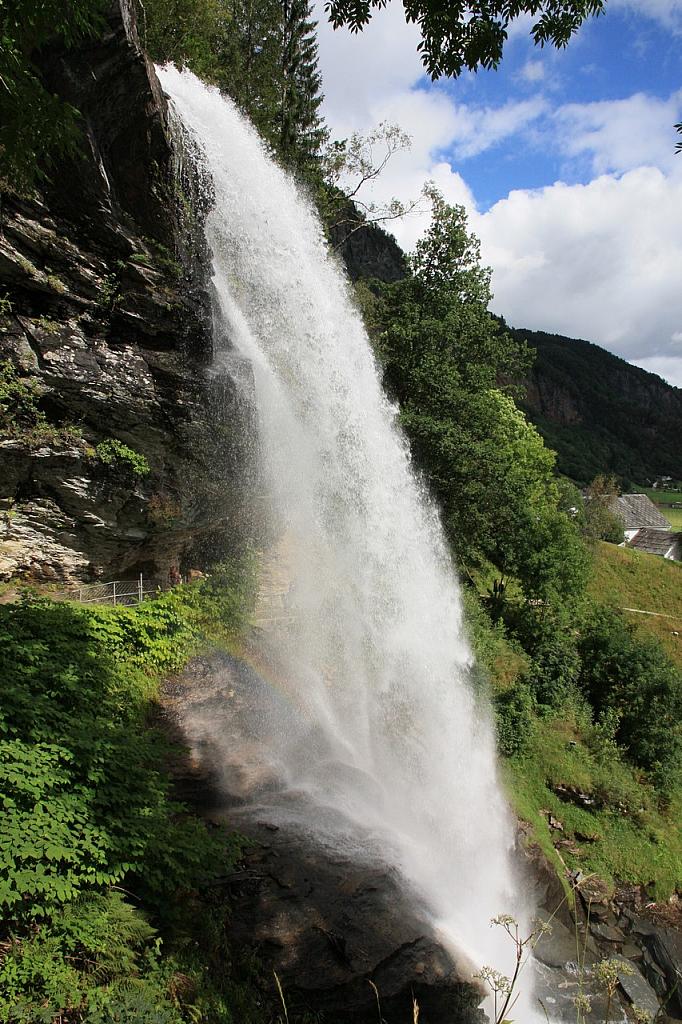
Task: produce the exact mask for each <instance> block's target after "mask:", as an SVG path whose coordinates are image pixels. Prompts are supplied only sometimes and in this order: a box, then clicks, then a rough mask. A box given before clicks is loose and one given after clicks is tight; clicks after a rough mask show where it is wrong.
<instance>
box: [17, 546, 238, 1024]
mask: <svg viewBox="0 0 682 1024" xmlns="http://www.w3.org/2000/svg"><path fill="white" fill-rule="evenodd" d="M247 565H248V563H244V564H242V563H235V564H234V565H226V566H223V567H221V568H220V570H219V571H218V572H217V573H216V574H215V575H214V576H213V577H211V578H210V579H205V580H202V581H201V582H199V583H196V584H193V585H191V586H180V587H177V588H175V589H174V590H172V591H169V592H167V593H164V594H162V595H160V596H159V597H158V598H157V599H155V600H154V601H148V602H145V603H143V604H140V605H138V606H137V607H135V608H125V607H124V608H121V607H117V608H112V607H94V608H93V607H90V608H85V607H82V606H78V605H72V604H68V603H54V602H51V601H47V600H40V599H35V598H27V599H25V600H24V601H23V602H21V603H18V604H8V605H3V606H0V674H1V676H2V679H3V685H4V690H3V703H2V708H1V709H0V804H1V806H2V808H3V816H2V829H0V917H1V919H2V920H1V923H0V943H2V944H4V949H5V954H6V955H4V957H3V958H2V961H1V962H0V1022H8V1024H9V1022H12V1024H14V1022H20V1021H21V1022H26V1024H28V1022H36V1024H37V1022H38V1021H51V1020H54V1019H57V1018H58V1017H64V1018H65V1019H68V1020H73V1021H74V1022H75V1021H82V1022H83V1024H88V1022H89V1024H104V1022H106V1024H114V1022H118V1021H121V1022H131V1021H135V1024H179V1022H180V1020H182V1019H186V1017H185V1016H183V1013H181V1011H180V1009H179V1006H180V1003H181V1002H182V999H180V1000H179V997H178V998H176V995H174V994H173V992H174V990H175V989H176V988H177V986H176V984H175V981H174V977H175V973H174V972H176V970H177V965H176V962H175V960H174V959H173V957H169V956H168V955H167V954H162V952H161V947H160V941H159V940H158V939H157V938H156V932H155V931H154V929H153V928H152V927H151V926H150V924H149V923H148V922H147V920H146V917H145V916H144V915H143V914H142V913H140V912H139V911H138V910H136V909H134V908H133V907H132V906H130V905H129V903H128V902H127V901H126V900H125V899H124V897H123V896H122V895H121V892H120V891H118V890H113V889H112V886H117V885H125V887H126V889H130V890H132V891H133V892H134V893H135V895H136V897H137V899H139V900H141V901H142V903H143V905H144V907H145V910H146V912H148V913H149V914H151V915H152V917H153V918H154V919H155V920H157V921H166V922H169V921H171V920H173V919H174V917H177V916H178V914H179V910H178V909H177V908H178V907H182V906H183V905H184V904H185V903H186V902H189V903H190V904H191V902H192V900H193V899H196V898H198V897H196V896H195V895H194V894H195V893H196V891H197V890H202V889H204V888H205V887H206V886H207V885H210V883H211V880H212V879H213V877H214V875H215V873H216V871H224V870H225V869H226V867H227V868H229V866H230V865H231V864H233V863H234V862H235V860H236V859H237V857H238V856H239V852H240V849H241V840H240V838H239V837H236V836H227V835H225V834H223V833H222V832H221V831H218V832H210V833H209V832H208V831H207V829H206V827H205V826H204V825H203V823H201V822H200V821H198V820H197V819H195V818H193V817H192V816H191V815H189V814H187V812H186V810H185V809H184V808H183V807H182V806H181V805H179V804H177V803H175V802H174V801H173V800H172V799H171V797H170V794H169V779H168V777H167V774H166V772H165V770H164V759H165V757H166V755H167V753H168V745H167V743H166V741H165V740H164V739H163V737H162V736H161V735H160V734H159V733H158V732H157V731H156V730H154V729H153V728H151V727H150V725H149V722H148V712H149V709H150V707H151V703H152V701H153V698H154V694H155V687H156V681H155V680H156V678H157V677H158V675H159V674H160V673H162V672H168V671H172V670H175V669H177V668H179V667H180V666H181V665H182V664H183V663H184V662H185V661H186V660H187V658H188V657H189V656H190V655H191V654H192V653H193V652H194V651H195V650H196V649H197V648H198V646H199V644H200V643H202V642H205V640H204V637H205V634H207V633H209V634H210V633H211V627H212V629H213V633H214V637H213V638H214V639H215V640H216V642H223V643H225V642H228V641H232V642H233V641H234V638H235V637H236V635H237V634H238V632H239V630H240V629H241V628H242V626H243V624H244V622H245V618H246V614H247V609H245V608H244V607H242V603H243V601H244V600H245V599H246V597H247V595H249V594H251V593H252V590H253V580H252V577H250V576H248V574H247V568H245V566H247ZM245 574H246V575H245ZM183 927H184V926H183ZM190 959H191V958H190ZM191 964H192V967H191V970H192V972H193V974H194V975H196V979H197V980H196V984H197V985H198V986H199V987H200V988H201V986H202V985H203V986H204V990H205V991H203V995H202V993H201V992H199V993H198V994H197V996H196V997H197V998H198V999H199V1000H200V1002H202V1001H203V1003H202V1005H203V1004H204V1003H205V1004H206V1005H209V1004H210V1005H213V1003H215V1004H216V1005H218V1004H219V1003H220V1001H221V999H222V998H223V997H222V995H221V992H222V991H223V988H225V989H226V990H227V989H229V979H228V980H225V979H223V980H222V981H221V985H220V986H218V989H217V990H216V992H217V994H216V992H214V991H213V989H212V988H211V985H212V982H211V978H210V970H209V969H208V967H207V966H206V965H203V966H202V965H200V964H199V965H196V964H194V961H193V960H191ZM178 977H179V978H180V981H179V982H178V984H179V985H180V988H182V986H183V985H184V986H185V987H186V986H188V985H189V984H190V982H189V980H188V979H187V978H186V976H185V975H184V974H183V973H182V972H180V974H179V975H178ZM221 978H222V974H221ZM192 984H194V982H192ZM221 986H222V987H221ZM190 987H191V986H190ZM183 998H184V997H183ZM192 998H194V996H192ZM187 1012H188V1013H189V1012H190V1010H188V1011H187ZM190 1016H191V1013H190ZM216 1020H223V1021H231V1020H232V1017H231V1016H230V1012H229V1010H228V1009H225V1013H224V1014H223V1015H222V1016H221V1015H218V1016H217V1017H216Z"/></svg>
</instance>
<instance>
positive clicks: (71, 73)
mask: <svg viewBox="0 0 682 1024" xmlns="http://www.w3.org/2000/svg"><path fill="white" fill-rule="evenodd" d="M42 71H43V73H44V75H45V78H46V81H47V82H48V83H49V85H50V88H51V89H52V90H53V91H54V92H56V93H58V94H59V95H61V96H62V97H63V98H64V99H66V100H67V101H68V102H70V103H72V104H74V105H75V106H77V107H78V108H79V109H80V110H81V112H82V113H83V123H84V125H85V128H84V137H83V145H82V147H81V153H80V154H79V157H78V158H77V159H73V160H69V161H66V162H63V163H62V164H60V165H59V166H58V167H56V168H55V169H54V171H53V172H52V173H51V175H50V178H49V180H48V181H47V182H46V183H45V184H44V186H41V188H42V191H41V193H40V194H36V195H34V196H32V197H30V198H19V197H17V196H15V195H3V197H2V205H1V207H0V210H1V218H2V220H1V223H0V296H3V297H4V296H5V295H6V296H7V298H8V299H9V302H10V308H9V309H7V308H6V307H5V309H4V313H3V315H0V364H2V363H4V362H5V361H8V362H10V363H11V364H12V365H13V366H14V368H15V370H16V373H17V374H18V376H19V377H20V379H21V381H22V383H23V384H24V385H25V386H28V387H29V388H31V389H33V392H34V394H35V396H36V400H37V403H38V405H39V408H40V410H41V412H42V414H43V417H44V426H45V428H44V429H43V430H42V432H41V433H39V435H38V436H36V435H35V434H34V435H31V434H30V432H29V431H27V430H26V429H23V430H22V428H21V425H19V426H18V427H17V428H16V429H15V430H14V431H11V432H10V433H9V436H6V437H5V438H4V439H0V580H6V579H9V578H11V577H13V576H21V577H24V578H27V579H32V580H36V581H42V582H53V583H61V584H64V585H66V584H75V583H79V582H87V581H89V580H94V579H98V578H102V577H104V578H109V579H111V578H117V577H118V578H121V577H126V576H127V577H134V576H135V575H136V574H137V573H138V572H144V573H145V574H147V575H150V576H164V575H165V574H166V573H167V571H168V568H169V567H170V566H171V565H173V564H178V565H182V566H183V567H185V568H190V567H192V566H201V565H202V564H206V563H207V562H210V561H211V560H215V558H216V557H220V553H221V552H224V551H226V550H229V549H230V547H231V546H233V545H234V543H235V539H236V537H237V535H238V532H239V527H238V523H239V522H240V521H243V518H244V517H243V516H242V515H241V514H240V513H241V497H240V486H241V483H242V482H243V480H244V476H245V474H246V473H248V469H247V468H246V466H247V462H248V449H249V444H250V442H249V436H250V433H251V431H250V425H251V422H252V420H251V416H252V411H251V409H250V400H249V370H248V367H243V366H241V365H238V364H237V360H236V359H235V357H234V356H231V357H230V358H231V360H232V365H233V369H234V372H230V367H229V366H228V365H224V366H223V370H222V371H221V372H213V371H211V370H209V362H210V361H211V358H212V351H213V337H212V327H211V308H210V296H209V292H208V288H207V284H206V267H207V260H208V253H207V252H206V248H205V243H204V242H203V232H202V230H201V216H202V213H203V207H202V202H201V201H200V198H199V197H200V193H201V187H200V184H199V183H198V182H196V181H194V180H193V178H192V172H191V168H190V162H189V161H188V160H187V159H182V158H181V157H182V152H181V151H182V149H183V146H184V143H183V140H182V139H180V138H179V137H178V136H177V135H174V134H173V132H172V131H171V125H170V122H169V114H168V108H167V105H166V101H165V99H164V96H163V94H162V92H161V89H160V86H159V83H158V80H157V79H156V75H155V73H154V69H153V67H152V65H151V64H150V63H149V62H148V61H147V59H146V58H145V56H144V55H143V53H142V51H141V50H140V47H139V41H138V38H137V32H136V27H135V18H134V11H133V5H132V4H131V3H130V0H121V3H120V4H119V3H115V2H112V3H111V5H110V7H109V9H108V13H107V17H106V30H105V31H104V32H102V33H101V34H100V35H99V36H98V37H97V38H96V39H92V40H88V41H86V42H85V43H83V44H82V45H81V46H79V47H76V48H74V49H72V50H69V51H68V52H60V51H57V50H52V51H50V52H49V53H48V54H47V55H46V57H45V60H44V67H43V68H42ZM179 194H180V195H182V196H183V198H184V201H183V202H179V201H178V195H179ZM188 211H189V212H188ZM192 211H193V212H192ZM223 342H224V343H226V344H227V346H228V348H229V339H223ZM228 362H229V360H228ZM236 377H238V378H240V383H239V384H236V383H235V378H236ZM66 428H69V429H66ZM110 438H114V439H116V440H118V441H120V442H122V443H123V444H125V445H126V446H128V447H129V448H132V449H133V450H134V451H135V452H136V453H138V454H141V455H143V456H144V457H145V458H146V460H147V462H148V463H149V466H150V472H149V474H147V475H142V476H138V477H135V475H134V474H132V475H131V474H130V473H126V472H125V466H123V467H121V466H119V467H118V469H116V468H114V469H112V468H111V467H109V468H108V467H107V466H106V465H105V464H103V463H102V461H101V460H100V459H99V458H98V457H97V453H96V451H95V449H96V447H97V445H98V444H99V443H100V442H102V441H105V440H108V439H110Z"/></svg>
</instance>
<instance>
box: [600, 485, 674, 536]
mask: <svg viewBox="0 0 682 1024" xmlns="http://www.w3.org/2000/svg"><path fill="white" fill-rule="evenodd" d="M611 508H612V509H613V511H614V512H615V513H616V515H617V516H618V517H619V518H620V519H622V521H623V529H625V530H637V529H650V530H667V531H669V530H670V523H669V522H668V520H667V519H666V518H665V516H664V515H663V514H662V513H661V512H659V510H658V509H657V508H656V506H655V505H654V503H653V501H652V500H651V498H650V497H649V496H648V495H647V494H621V495H620V497H617V498H614V499H613V500H612V502H611Z"/></svg>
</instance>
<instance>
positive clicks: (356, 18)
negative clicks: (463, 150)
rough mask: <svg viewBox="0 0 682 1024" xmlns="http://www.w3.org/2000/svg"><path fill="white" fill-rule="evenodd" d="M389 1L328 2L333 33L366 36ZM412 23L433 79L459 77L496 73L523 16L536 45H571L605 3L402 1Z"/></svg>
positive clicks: (601, 0)
mask: <svg viewBox="0 0 682 1024" xmlns="http://www.w3.org/2000/svg"><path fill="white" fill-rule="evenodd" d="M387 3H388V0H328V2H327V3H326V4H325V10H326V11H327V13H328V15H329V20H330V21H331V23H332V25H333V26H334V28H339V27H340V26H342V25H346V26H347V27H348V28H350V30H351V31H352V32H359V31H361V30H362V29H363V28H364V27H365V25H367V24H368V22H369V21H370V19H371V18H372V15H373V14H374V12H375V11H376V10H377V9H379V8H382V7H386V5H387ZM403 6H404V8H405V17H406V19H407V21H411V22H415V23H416V24H417V25H419V29H420V31H421V35H422V39H421V42H420V43H419V46H418V50H419V52H420V53H421V57H422V60H423V62H424V65H425V67H426V70H427V71H428V73H429V74H430V75H431V78H440V77H441V76H443V75H451V76H455V77H456V76H457V75H460V74H461V73H462V71H464V69H465V68H468V69H469V70H470V71H476V70H477V69H478V68H479V67H482V68H496V67H497V66H498V64H499V63H500V61H501V59H502V51H503V49H504V44H505V42H506V41H507V36H508V30H509V26H510V25H511V24H512V22H514V21H516V20H517V19H518V18H520V17H522V16H523V15H530V16H531V17H532V18H533V19H534V21H533V24H532V26H531V29H530V34H531V37H532V39H533V41H534V42H535V43H536V45H539V46H544V45H545V44H546V43H551V44H553V45H554V46H558V47H563V46H566V45H567V43H568V42H569V40H570V39H571V36H572V35H573V34H574V33H575V32H576V31H577V30H578V29H579V28H580V26H581V25H582V23H583V21H585V19H586V18H588V17H590V16H592V15H597V14H601V13H602V12H603V10H604V7H605V0H403Z"/></svg>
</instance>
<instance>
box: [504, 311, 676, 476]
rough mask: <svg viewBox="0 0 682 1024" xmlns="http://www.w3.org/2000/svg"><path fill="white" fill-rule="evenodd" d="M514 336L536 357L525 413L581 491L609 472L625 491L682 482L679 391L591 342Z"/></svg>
mask: <svg viewBox="0 0 682 1024" xmlns="http://www.w3.org/2000/svg"><path fill="white" fill-rule="evenodd" d="M512 333H513V334H514V335H515V336H516V337H517V338H519V339H520V340H527V341H528V344H529V345H530V347H531V349H532V350H534V355H535V362H534V365H533V368H532V371H531V374H530V377H529V379H528V381H527V393H526V399H525V402H524V407H525V409H526V411H527V413H528V415H529V418H530V419H531V420H532V421H533V422H534V423H535V424H536V425H537V427H538V429H539V430H540V432H541V434H542V435H543V437H544V438H545V440H546V441H547V443H548V444H549V445H550V447H552V448H554V449H555V450H556V452H557V454H558V466H559V469H560V471H561V472H562V473H565V474H566V475H567V476H570V477H572V478H573V479H575V480H576V481H578V482H579V483H581V484H582V483H587V482H588V481H589V480H591V479H593V477H595V476H596V475H597V474H598V473H609V472H611V473H615V474H616V475H617V476H619V477H621V478H622V479H623V480H624V481H625V482H626V483H628V484H645V483H646V482H647V480H651V479H654V478H655V477H656V476H659V475H660V476H672V477H674V478H678V477H682V449H681V448H680V445H679V443H678V440H677V438H678V437H679V434H680V431H682V391H681V390H680V389H679V388H674V387H671V386H670V385H669V384H667V383H666V382H665V381H664V380H661V378H660V377H657V376H656V375H655V374H653V373H647V372H646V370H642V369H639V368H638V367H636V366H632V365H630V363H626V362H625V360H623V359H619V358H618V357H617V356H614V355H612V354H611V353H610V352H606V351H605V350H604V349H602V348H599V347H598V346H597V345H592V344H590V343H589V342H587V341H580V340H577V339H573V338H564V337H562V336H561V335H555V334H546V333H544V332H542V331H525V330H515V331H513V332H512Z"/></svg>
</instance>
